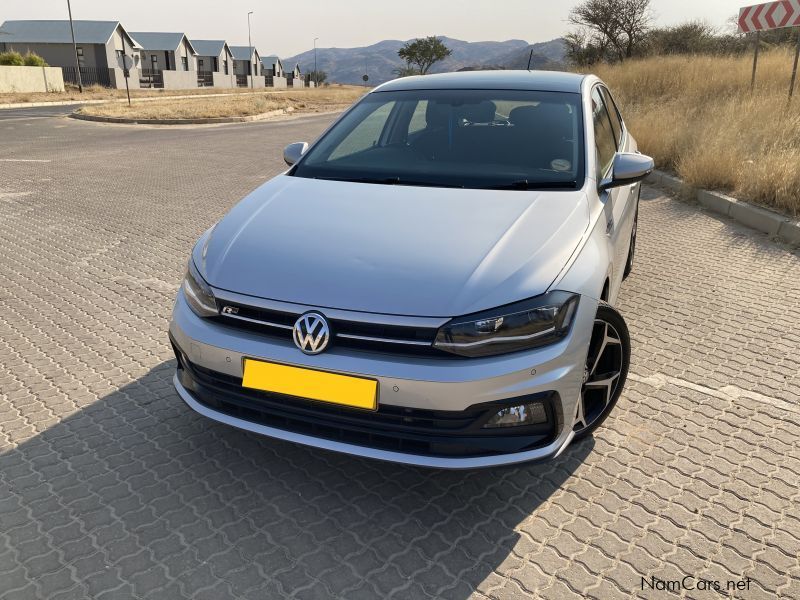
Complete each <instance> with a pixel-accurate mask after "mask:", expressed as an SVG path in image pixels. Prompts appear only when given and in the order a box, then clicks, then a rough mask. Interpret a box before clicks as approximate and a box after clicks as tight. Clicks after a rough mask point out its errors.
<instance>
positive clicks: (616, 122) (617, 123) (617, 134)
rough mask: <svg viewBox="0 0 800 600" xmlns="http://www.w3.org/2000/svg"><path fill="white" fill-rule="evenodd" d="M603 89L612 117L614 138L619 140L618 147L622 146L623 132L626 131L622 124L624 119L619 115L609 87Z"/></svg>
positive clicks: (609, 113)
mask: <svg viewBox="0 0 800 600" xmlns="http://www.w3.org/2000/svg"><path fill="white" fill-rule="evenodd" d="M602 89H603V100H604V101H605V103H606V108H607V109H608V116H609V117H610V118H611V128H612V129H613V130H614V138H615V139H616V140H617V148H618V149H619V148H620V145H621V144H622V134H623V132H624V127H623V125H622V119H621V117H620V116H619V110H618V109H617V105H616V103H615V102H614V99H613V98H612V97H611V92H609V91H608V88H602Z"/></svg>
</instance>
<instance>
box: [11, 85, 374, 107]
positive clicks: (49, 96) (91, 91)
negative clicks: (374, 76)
mask: <svg viewBox="0 0 800 600" xmlns="http://www.w3.org/2000/svg"><path fill="white" fill-rule="evenodd" d="M353 87H355V89H361V90H363V89H364V88H358V87H357V86H339V85H332V86H329V87H327V88H325V87H322V88H319V89H318V90H317V89H305V88H304V89H300V90H296V91H295V90H290V93H298V94H305V93H311V94H314V93H321V92H326V91H327V90H338V89H351V88H353ZM221 93H224V94H250V93H252V90H250V88H233V89H220V88H197V89H190V90H161V89H144V90H131V98H134V99H135V98H157V97H159V96H204V95H207V94H221ZM126 97H127V96H126V95H125V90H124V89H123V90H112V89H109V88H105V87H102V86H99V85H92V86H87V87H84V88H83V94H81V93H80V92H78V88H77V87H72V86H68V88H67V91H65V92H40V93H39V92H37V93H22V92H12V93H5V94H0V104H16V103H18V102H56V101H67V100H115V99H122V98H126Z"/></svg>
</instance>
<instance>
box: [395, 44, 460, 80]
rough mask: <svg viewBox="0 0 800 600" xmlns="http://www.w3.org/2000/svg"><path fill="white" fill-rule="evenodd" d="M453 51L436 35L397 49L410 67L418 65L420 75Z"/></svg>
mask: <svg viewBox="0 0 800 600" xmlns="http://www.w3.org/2000/svg"><path fill="white" fill-rule="evenodd" d="M452 53H453V52H452V50H450V48H448V47H447V46H445V45H444V43H443V42H442V40H440V39H439V38H438V37H436V36H435V35H432V36H430V37H426V38H417V39H415V40H414V41H413V42H407V43H406V44H405V45H404V46H403V47H402V48H400V50H398V51H397V55H398V56H399V57H400V58H402V59H403V60H404V61H406V65H407V67H408V68H411V65H416V66H417V69H418V70H419V74H420V75H425V74H426V73H427V72H428V70H429V69H430V68H431V67H432V66H433V65H434V64H435V63H437V62H439V61H440V60H443V59H445V58H447V57H448V56H450V55H451V54H452Z"/></svg>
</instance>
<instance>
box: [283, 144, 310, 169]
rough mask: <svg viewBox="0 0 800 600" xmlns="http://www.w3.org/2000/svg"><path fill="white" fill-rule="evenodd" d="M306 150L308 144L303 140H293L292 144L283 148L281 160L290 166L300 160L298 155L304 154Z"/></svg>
mask: <svg viewBox="0 0 800 600" xmlns="http://www.w3.org/2000/svg"><path fill="white" fill-rule="evenodd" d="M306 150H308V144H307V143H305V142H295V143H293V144H289V145H288V146H286V148H284V149H283V160H284V161H285V162H286V164H287V165H289V166H290V167H291V166H292V165H293V164H294V163H296V162H297V161H298V160H300V157H301V156H303V154H305V151H306Z"/></svg>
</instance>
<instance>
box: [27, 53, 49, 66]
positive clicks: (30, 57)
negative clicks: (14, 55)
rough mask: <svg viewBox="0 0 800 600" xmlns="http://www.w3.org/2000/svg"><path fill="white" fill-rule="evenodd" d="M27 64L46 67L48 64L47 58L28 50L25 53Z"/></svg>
mask: <svg viewBox="0 0 800 600" xmlns="http://www.w3.org/2000/svg"><path fill="white" fill-rule="evenodd" d="M24 60H25V66H26V67H46V66H48V65H47V63H46V62H45V60H44V59H43V58H42V57H41V56H39V55H38V54H34V53H33V52H28V53H27V54H25V58H24Z"/></svg>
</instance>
